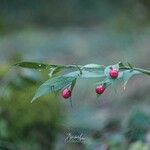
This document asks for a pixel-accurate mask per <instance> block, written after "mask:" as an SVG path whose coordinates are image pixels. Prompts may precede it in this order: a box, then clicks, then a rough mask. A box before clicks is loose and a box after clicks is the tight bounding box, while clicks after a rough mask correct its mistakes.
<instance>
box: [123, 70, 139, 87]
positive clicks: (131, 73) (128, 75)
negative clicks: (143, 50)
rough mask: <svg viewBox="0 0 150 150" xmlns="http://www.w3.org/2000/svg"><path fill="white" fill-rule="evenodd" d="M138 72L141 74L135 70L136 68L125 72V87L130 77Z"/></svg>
mask: <svg viewBox="0 0 150 150" xmlns="http://www.w3.org/2000/svg"><path fill="white" fill-rule="evenodd" d="M136 74H140V72H139V71H135V70H126V71H124V72H123V81H124V89H125V87H126V85H127V83H128V81H129V79H130V78H131V77H132V76H134V75H136Z"/></svg>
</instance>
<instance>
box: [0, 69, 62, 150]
mask: <svg viewBox="0 0 150 150" xmlns="http://www.w3.org/2000/svg"><path fill="white" fill-rule="evenodd" d="M26 72H29V73H28V74H27V73H26V74H25V72H24V73H23V76H22V75H21V74H19V72H18V73H17V76H16V75H14V74H10V76H11V80H7V86H6V87H4V88H5V89H3V87H2V86H1V89H3V90H2V91H3V92H2V93H1V100H0V118H1V119H0V139H1V140H4V141H5V140H6V141H7V142H10V143H14V147H16V148H17V147H18V149H26V148H27V147H26V146H28V148H27V149H32V150H33V148H34V147H38V148H35V149H37V150H38V149H50V147H51V146H52V145H53V142H54V141H55V137H57V133H58V132H59V130H60V125H59V124H60V122H61V120H62V115H61V110H60V107H59V103H58V100H57V96H55V95H52V96H50V97H49V98H48V97H45V98H43V102H42V103H41V102H37V103H33V104H31V103H30V101H31V99H32V96H33V93H34V91H35V90H36V88H37V85H38V84H37V81H39V79H41V78H39V77H38V76H39V74H38V73H37V72H35V73H33V74H31V73H30V71H29V70H26ZM0 74H1V79H3V78H2V77H3V76H2V74H3V73H2V71H1V73H0ZM3 75H4V74H3ZM35 75H36V78H37V79H38V80H37V79H36V78H35ZM13 76H14V77H13ZM29 79H30V80H29ZM35 79H36V80H35ZM2 81H3V80H2ZM27 93H28V94H27ZM22 142H23V143H24V144H23V143H22ZM25 143H26V144H25ZM27 143H31V145H30V146H29V145H28V144H27ZM18 144H19V145H18ZM20 144H21V145H20ZM22 144H23V147H22ZM32 145H35V146H32ZM20 146H21V147H20Z"/></svg>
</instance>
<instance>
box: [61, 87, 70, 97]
mask: <svg viewBox="0 0 150 150" xmlns="http://www.w3.org/2000/svg"><path fill="white" fill-rule="evenodd" d="M62 97H63V98H64V99H68V98H70V97H71V91H70V90H69V89H64V90H63V92H62Z"/></svg>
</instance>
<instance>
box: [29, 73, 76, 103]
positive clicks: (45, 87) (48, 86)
mask: <svg viewBox="0 0 150 150" xmlns="http://www.w3.org/2000/svg"><path fill="white" fill-rule="evenodd" d="M74 79H75V78H74V77H65V76H58V77H54V78H52V79H49V80H47V81H46V82H45V83H43V84H42V85H41V86H40V87H39V89H38V90H37V92H36V94H35V96H34V97H33V99H32V101H31V102H33V101H34V100H36V99H37V98H39V97H41V96H43V95H46V94H49V93H51V92H56V91H59V90H61V89H63V88H64V87H66V86H68V85H70V84H71V83H72V81H73V80H74Z"/></svg>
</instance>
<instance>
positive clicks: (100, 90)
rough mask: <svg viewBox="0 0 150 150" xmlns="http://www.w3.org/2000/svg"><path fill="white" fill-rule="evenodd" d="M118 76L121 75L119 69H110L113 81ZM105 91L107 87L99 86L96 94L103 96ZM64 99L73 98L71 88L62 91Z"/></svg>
mask: <svg viewBox="0 0 150 150" xmlns="http://www.w3.org/2000/svg"><path fill="white" fill-rule="evenodd" d="M118 75H119V71H118V70H117V69H115V68H112V67H110V71H109V77H110V78H111V79H117V77H118ZM105 89H106V87H105V85H104V84H101V85H98V86H97V87H96V88H95V92H96V94H98V95H101V94H103V93H104V91H105ZM62 97H63V98H64V99H68V98H70V97H71V90H70V89H69V88H66V89H64V90H63V91H62Z"/></svg>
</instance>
